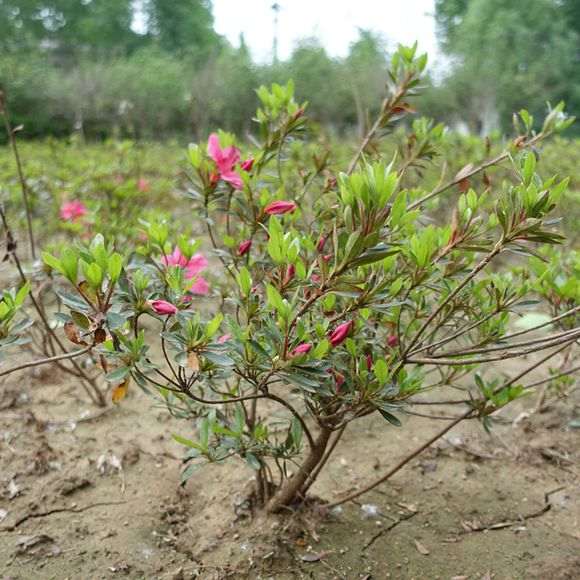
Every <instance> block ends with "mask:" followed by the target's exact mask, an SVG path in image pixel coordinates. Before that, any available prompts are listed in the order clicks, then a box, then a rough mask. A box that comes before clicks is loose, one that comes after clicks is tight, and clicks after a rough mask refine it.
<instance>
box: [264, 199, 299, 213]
mask: <svg viewBox="0 0 580 580" xmlns="http://www.w3.org/2000/svg"><path fill="white" fill-rule="evenodd" d="M297 207H298V206H297V205H296V204H295V203H294V202H293V201H283V200H280V201H273V202H271V203H269V204H268V205H267V206H266V207H265V208H264V212H265V213H267V214H268V215H280V214H283V213H290V212H293V211H294V210H295V209H296V208H297Z"/></svg>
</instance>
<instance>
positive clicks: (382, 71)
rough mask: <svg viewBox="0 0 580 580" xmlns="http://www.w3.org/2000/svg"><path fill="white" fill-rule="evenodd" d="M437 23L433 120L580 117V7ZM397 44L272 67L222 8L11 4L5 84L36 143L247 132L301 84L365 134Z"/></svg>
mask: <svg viewBox="0 0 580 580" xmlns="http://www.w3.org/2000/svg"><path fill="white" fill-rule="evenodd" d="M137 9H138V10H139V18H140V20H142V22H143V30H142V31H140V32H136V31H135V26H134V22H135V10H137ZM435 18H436V22H437V29H438V35H439V40H440V43H441V46H442V49H443V54H444V57H445V59H446V62H447V65H446V66H445V71H444V72H443V73H441V74H439V75H437V76H438V78H437V79H436V80H431V81H430V82H429V86H428V87H427V90H426V91H425V92H424V94H423V96H422V97H421V99H420V100H419V101H418V103H417V109H418V111H419V112H420V113H421V114H424V115H428V116H432V117H434V118H435V119H436V120H438V121H442V122H444V123H446V124H447V125H449V126H450V127H452V128H456V129H460V130H462V131H463V132H469V133H473V134H485V135H486V134H489V133H491V132H493V131H500V132H507V131H509V129H510V123H511V115H512V112H513V111H517V110H519V109H520V108H522V107H526V108H527V109H528V110H530V112H531V113H532V114H535V116H536V118H538V119H539V118H541V117H542V116H543V112H544V111H545V109H546V102H548V101H549V102H551V103H553V104H555V103H556V102H558V101H560V100H561V99H563V100H565V101H566V103H567V108H568V110H569V111H570V113H571V114H575V113H576V114H577V112H578V109H579V107H580V2H578V0H526V1H520V0H516V1H514V0H436V2H435ZM387 41H388V39H383V38H381V37H379V36H378V35H376V34H374V33H372V32H370V31H366V30H361V31H360V34H359V38H358V40H357V41H356V42H354V43H353V44H352V45H351V47H350V51H349V54H348V55H347V56H346V57H345V58H332V57H330V56H329V55H328V53H327V52H326V50H325V49H324V47H323V46H322V45H321V44H320V43H319V42H318V41H317V40H316V39H304V40H303V41H302V42H300V43H299V44H298V45H297V46H296V48H295V50H294V52H293V53H292V55H291V56H290V58H289V59H287V60H285V61H276V60H274V61H273V62H271V63H269V64H258V63H255V62H253V61H252V58H251V55H250V53H249V51H248V48H247V46H246V45H245V43H244V41H243V38H242V39H241V42H240V46H239V47H237V48H236V47H233V46H232V45H231V44H230V43H228V42H227V40H226V39H224V38H223V37H222V36H220V35H218V34H217V33H216V32H215V30H214V22H213V17H212V6H211V2H210V1H208V0H171V1H170V2H169V1H166V0H144V1H143V2H140V3H135V2H134V1H133V0H0V87H2V88H3V89H4V90H5V92H6V93H7V95H8V102H9V105H10V109H11V113H12V118H13V122H14V124H15V125H17V124H22V125H24V131H23V133H22V135H21V136H25V137H28V138H30V137H43V136H47V135H51V136H69V135H71V134H73V133H77V134H80V135H81V136H82V137H86V138H89V139H102V138H108V137H123V138H133V139H167V138H171V137H176V138H178V139H186V138H187V139H191V137H192V136H193V137H195V138H202V137H204V136H206V135H207V133H208V132H209V130H210V129H211V128H214V127H216V126H220V127H223V128H224V129H227V130H231V131H235V132H237V133H238V134H244V133H246V132H247V131H248V130H249V129H250V122H249V121H248V120H249V119H251V118H252V114H253V112H254V111H255V108H256V103H257V99H256V96H255V92H254V88H256V87H257V86H258V85H260V84H267V83H271V82H274V81H277V82H284V81H286V80H287V79H288V78H294V79H295V81H296V87H297V93H298V97H299V98H300V99H302V100H307V101H308V102H309V112H310V115H311V117H314V119H315V120H317V121H318V122H319V123H320V124H321V125H322V126H323V127H324V128H325V130H328V131H329V132H330V133H334V134H336V133H341V134H342V133H344V132H355V131H356V132H358V133H362V132H363V131H364V130H365V128H366V126H367V125H368V122H369V121H368V120H369V118H372V116H373V113H374V112H375V111H376V109H377V108H378V107H379V106H380V101H381V98H382V95H383V93H384V83H385V77H386V67H387V61H388V58H389V51H388V48H389V45H388V44H387ZM390 48H392V47H390ZM572 131H573V130H572ZM4 138H5V135H2V134H0V139H4Z"/></svg>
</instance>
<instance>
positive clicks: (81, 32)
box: [0, 0, 140, 58]
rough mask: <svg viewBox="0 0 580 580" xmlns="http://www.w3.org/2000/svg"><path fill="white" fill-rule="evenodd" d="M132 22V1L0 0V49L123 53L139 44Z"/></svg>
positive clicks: (65, 54)
mask: <svg viewBox="0 0 580 580" xmlns="http://www.w3.org/2000/svg"><path fill="white" fill-rule="evenodd" d="M132 22H133V2H132V0H85V1H82V0H0V48H1V49H2V50H4V51H10V52H19V51H31V50H42V51H44V52H46V53H49V54H52V55H57V56H60V57H70V56H71V55H77V54H83V53H87V52H89V51H90V52H91V54H92V56H93V58H94V57H96V56H99V55H105V54H111V53H116V54H126V53H128V52H129V51H131V50H132V49H134V48H136V47H137V46H138V45H139V44H140V36H139V35H138V34H137V33H135V32H134V31H133V30H132V28H131V24H132ZM95 51H96V54H95Z"/></svg>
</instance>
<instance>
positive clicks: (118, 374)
mask: <svg viewBox="0 0 580 580" xmlns="http://www.w3.org/2000/svg"><path fill="white" fill-rule="evenodd" d="M130 372H131V368H130V367H119V368H118V369H115V370H114V371H111V372H110V373H107V374H106V375H105V380H106V381H107V382H108V383H117V382H121V381H122V380H123V379H125V378H126V377H127V376H128V374H129V373H130Z"/></svg>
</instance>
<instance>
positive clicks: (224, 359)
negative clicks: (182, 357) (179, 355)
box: [200, 350, 235, 367]
mask: <svg viewBox="0 0 580 580" xmlns="http://www.w3.org/2000/svg"><path fill="white" fill-rule="evenodd" d="M200 354H201V355H202V356H204V357H205V358H206V359H207V360H209V361H210V362H212V363H213V364H214V365H217V366H218V367H233V366H234V364H235V362H234V360H233V359H231V358H230V357H229V356H228V355H226V354H222V353H218V352H215V351H211V350H204V351H202V352H201V353H200Z"/></svg>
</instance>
